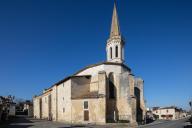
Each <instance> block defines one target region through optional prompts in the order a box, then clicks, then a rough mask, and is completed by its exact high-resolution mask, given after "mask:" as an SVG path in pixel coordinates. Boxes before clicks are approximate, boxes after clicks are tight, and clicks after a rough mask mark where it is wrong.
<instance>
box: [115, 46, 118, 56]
mask: <svg viewBox="0 0 192 128" xmlns="http://www.w3.org/2000/svg"><path fill="white" fill-rule="evenodd" d="M115 57H118V46H116V47H115Z"/></svg>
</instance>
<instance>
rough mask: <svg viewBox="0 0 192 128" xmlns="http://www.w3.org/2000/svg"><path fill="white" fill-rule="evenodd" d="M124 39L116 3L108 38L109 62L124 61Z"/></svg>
mask: <svg viewBox="0 0 192 128" xmlns="http://www.w3.org/2000/svg"><path fill="white" fill-rule="evenodd" d="M124 44H125V43H124V40H123V38H122V36H121V32H120V26H119V20H118V14H117V8H116V3H114V8H113V16H112V23H111V32H110V37H109V39H108V40H107V46H106V52H107V62H115V63H123V62H124Z"/></svg>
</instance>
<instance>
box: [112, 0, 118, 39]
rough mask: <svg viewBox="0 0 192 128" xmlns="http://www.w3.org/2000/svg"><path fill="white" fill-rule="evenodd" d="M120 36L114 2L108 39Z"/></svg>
mask: <svg viewBox="0 0 192 128" xmlns="http://www.w3.org/2000/svg"><path fill="white" fill-rule="evenodd" d="M120 35H121V32H120V26H119V20H118V14H117V7H116V1H115V2H114V8H113V17H112V23H111V32H110V38H111V37H113V36H120Z"/></svg>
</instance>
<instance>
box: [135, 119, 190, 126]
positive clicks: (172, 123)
mask: <svg viewBox="0 0 192 128" xmlns="http://www.w3.org/2000/svg"><path fill="white" fill-rule="evenodd" d="M186 121H187V119H181V120H174V121H156V122H154V123H151V124H148V125H143V126H139V127H138V128H183V127H184V126H185V124H186Z"/></svg>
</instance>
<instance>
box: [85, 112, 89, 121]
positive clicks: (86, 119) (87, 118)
mask: <svg viewBox="0 0 192 128" xmlns="http://www.w3.org/2000/svg"><path fill="white" fill-rule="evenodd" d="M84 121H89V111H88V110H84Z"/></svg>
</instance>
